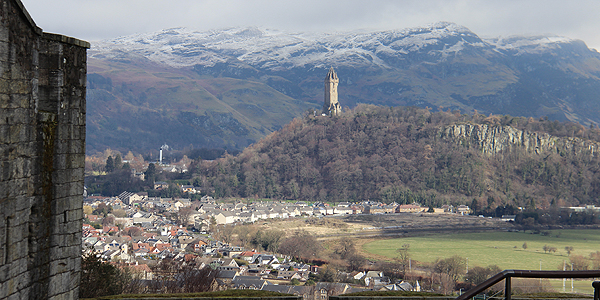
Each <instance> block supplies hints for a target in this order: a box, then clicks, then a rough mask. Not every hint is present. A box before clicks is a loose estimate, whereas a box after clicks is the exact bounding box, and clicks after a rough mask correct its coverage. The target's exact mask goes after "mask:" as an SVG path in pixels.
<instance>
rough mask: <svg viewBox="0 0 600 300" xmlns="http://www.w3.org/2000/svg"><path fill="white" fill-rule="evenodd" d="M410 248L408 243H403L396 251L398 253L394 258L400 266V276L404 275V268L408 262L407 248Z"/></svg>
mask: <svg viewBox="0 0 600 300" xmlns="http://www.w3.org/2000/svg"><path fill="white" fill-rule="evenodd" d="M409 249H410V244H404V245H402V247H401V248H398V249H397V250H396V252H397V253H398V257H397V258H396V260H397V261H398V263H399V264H400V266H402V276H405V275H406V268H407V267H408V265H409V264H410V253H409V252H408V250H409Z"/></svg>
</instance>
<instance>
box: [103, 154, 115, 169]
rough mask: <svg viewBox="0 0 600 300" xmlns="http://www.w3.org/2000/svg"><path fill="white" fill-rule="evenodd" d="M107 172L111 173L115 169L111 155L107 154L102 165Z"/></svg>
mask: <svg viewBox="0 0 600 300" xmlns="http://www.w3.org/2000/svg"><path fill="white" fill-rule="evenodd" d="M104 170H106V172H107V173H112V171H114V170H115V162H114V161H113V158H112V156H108V158H107V159H106V166H105V167H104Z"/></svg>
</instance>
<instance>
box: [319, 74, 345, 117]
mask: <svg viewBox="0 0 600 300" xmlns="http://www.w3.org/2000/svg"><path fill="white" fill-rule="evenodd" d="M339 82H340V80H339V79H338V76H337V74H336V73H335V70H333V67H331V68H329V72H327V76H325V103H323V113H325V114H327V115H328V116H336V115H338V114H340V113H341V112H342V106H341V105H340V103H339V102H338V91H337V86H338V83H339Z"/></svg>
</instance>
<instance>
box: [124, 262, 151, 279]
mask: <svg viewBox="0 0 600 300" xmlns="http://www.w3.org/2000/svg"><path fill="white" fill-rule="evenodd" d="M129 268H130V269H131V271H132V273H134V276H135V278H136V279H141V280H152V278H153V277H154V272H152V270H151V269H150V267H148V265H144V264H142V265H138V264H137V263H136V264H135V265H133V266H129Z"/></svg>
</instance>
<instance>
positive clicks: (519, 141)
mask: <svg viewBox="0 0 600 300" xmlns="http://www.w3.org/2000/svg"><path fill="white" fill-rule="evenodd" d="M440 136H441V138H443V139H452V140H455V141H456V142H457V143H459V144H461V145H464V146H467V147H477V148H478V149H480V150H481V151H482V152H483V153H485V154H489V155H493V154H496V153H499V152H502V151H510V150H513V149H518V148H521V149H524V150H525V151H527V152H529V153H536V154H543V153H550V152H555V153H558V154H561V155H562V154H574V155H592V156H593V155H596V152H598V149H599V148H600V143H598V142H595V141H590V140H584V139H580V138H561V137H556V136H551V135H549V134H547V133H538V132H529V131H523V130H519V129H516V128H514V127H511V126H498V125H486V124H456V125H451V126H446V127H443V128H442V129H441V130H440Z"/></svg>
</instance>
